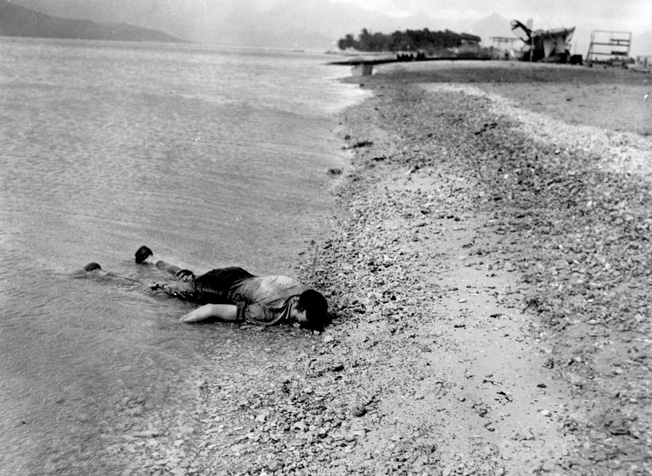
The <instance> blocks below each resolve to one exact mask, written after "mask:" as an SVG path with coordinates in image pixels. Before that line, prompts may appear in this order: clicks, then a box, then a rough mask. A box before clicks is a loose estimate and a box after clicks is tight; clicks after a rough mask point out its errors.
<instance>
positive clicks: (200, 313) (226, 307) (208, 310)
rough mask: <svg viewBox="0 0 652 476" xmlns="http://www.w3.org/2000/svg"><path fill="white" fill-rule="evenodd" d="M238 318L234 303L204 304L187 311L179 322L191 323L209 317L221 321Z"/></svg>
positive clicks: (236, 307)
mask: <svg viewBox="0 0 652 476" xmlns="http://www.w3.org/2000/svg"><path fill="white" fill-rule="evenodd" d="M237 318H238V306H236V305H235V304H205V305H204V306H201V307H198V308H197V309H195V310H194V311H191V312H189V313H188V314H186V315H184V316H182V317H181V319H179V320H180V321H181V322H186V323H188V324H192V323H195V322H203V321H207V320H209V319H219V320H221V321H235V320H236V319H237Z"/></svg>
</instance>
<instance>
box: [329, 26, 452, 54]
mask: <svg viewBox="0 0 652 476" xmlns="http://www.w3.org/2000/svg"><path fill="white" fill-rule="evenodd" d="M461 44H462V36H461V35H460V34H458V33H455V32H453V31H450V30H445V31H430V30H428V29H427V28H424V29H423V30H406V31H395V32H394V33H391V34H389V35H387V34H384V33H371V32H370V31H369V30H367V29H366V28H363V29H362V32H360V34H359V35H358V38H357V39H356V38H354V37H353V35H351V34H348V35H345V37H344V38H341V39H340V40H338V42H337V46H338V47H339V48H340V49H341V50H346V49H347V48H355V49H356V50H359V51H392V52H396V51H425V52H428V53H430V54H432V53H436V52H439V51H442V50H445V49H448V48H455V47H459V46H460V45H461Z"/></svg>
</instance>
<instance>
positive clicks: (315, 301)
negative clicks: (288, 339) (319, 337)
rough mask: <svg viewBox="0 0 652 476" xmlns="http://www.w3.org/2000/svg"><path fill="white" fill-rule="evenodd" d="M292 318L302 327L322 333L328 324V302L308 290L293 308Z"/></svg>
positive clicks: (318, 294)
mask: <svg viewBox="0 0 652 476" xmlns="http://www.w3.org/2000/svg"><path fill="white" fill-rule="evenodd" d="M293 317H294V318H295V319H296V320H297V322H299V324H301V325H302V326H304V327H308V328H310V329H314V330H318V331H322V330H324V328H325V327H326V326H327V325H328V324H329V322H330V318H329V316H328V302H327V301H326V298H325V297H324V296H322V295H321V293H319V292H317V291H315V290H314V289H308V290H307V291H304V292H302V293H301V294H300V295H299V299H297V301H296V303H295V305H294V306H293Z"/></svg>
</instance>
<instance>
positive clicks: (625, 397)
mask: <svg viewBox="0 0 652 476" xmlns="http://www.w3.org/2000/svg"><path fill="white" fill-rule="evenodd" d="M528 66H529V67H528ZM347 81H350V82H357V83H359V84H360V87H362V88H365V89H369V90H370V91H371V92H372V94H371V96H370V97H369V98H368V99H366V100H365V101H364V102H362V103H360V104H358V105H356V106H354V107H351V108H349V109H347V110H346V111H344V112H343V113H342V115H341V117H340V121H339V124H338V127H337V130H336V133H337V134H338V136H339V137H341V142H342V147H343V148H345V149H346V150H347V151H348V153H349V154H350V167H348V168H347V169H346V170H344V171H342V173H337V172H338V171H332V170H331V171H330V174H331V175H332V176H333V178H332V180H333V190H334V192H333V193H335V194H336V196H337V204H336V208H335V210H333V229H332V232H331V233H330V234H329V235H328V236H324V237H323V239H322V240H315V242H314V243H313V244H312V246H311V247H309V249H307V250H306V251H305V253H304V254H303V261H302V263H301V264H300V266H299V267H298V268H297V275H298V276H299V277H301V278H302V279H303V280H305V281H307V282H309V283H310V284H312V285H314V286H315V287H316V288H317V289H320V290H322V291H323V292H324V294H325V295H326V296H327V298H328V299H329V301H330V303H331V313H332V315H333V317H334V321H333V324H332V325H331V326H330V327H329V328H328V329H327V330H326V332H324V333H314V334H311V333H308V332H307V331H305V330H302V329H298V328H292V327H280V328H275V329H265V330H260V329H256V328H252V327H249V326H242V327H241V328H240V329H239V330H238V332H242V333H247V334H248V337H249V339H251V338H254V339H261V340H263V341H265V342H269V348H268V349H269V352H267V349H266V352H267V355H265V356H257V357H256V358H262V359H265V361H266V362H267V364H266V365H267V366H266V372H265V373H264V374H262V375H261V374H259V375H241V376H236V375H232V376H231V377H230V378H229V379H226V380H225V378H221V379H220V380H219V381H217V380H215V379H212V378H211V376H210V375H209V376H207V377H206V379H204V380H202V381H199V382H196V383H195V385H196V401H195V402H189V403H192V404H189V411H188V415H187V419H186V420H184V421H183V422H177V424H176V426H173V427H171V426H168V427H167V428H168V429H165V430H164V429H162V428H161V425H159V424H158V423H157V422H151V424H150V430H148V431H146V432H143V431H142V430H141V431H139V432H138V434H135V433H134V434H133V435H131V439H128V441H127V442H126V443H125V445H124V446H121V447H116V448H114V452H115V454H116V455H120V454H129V455H130V457H132V458H133V461H134V464H133V472H132V474H161V475H163V474H217V475H220V474H221V475H246V474H247V475H291V474H296V475H350V474H360V475H377V474H404V475H436V476H444V475H445V476H450V475H487V476H489V475H528V474H550V475H639V474H640V475H643V474H650V473H652V452H651V451H650V448H652V411H651V410H650V409H651V408H652V406H651V405H650V403H651V402H650V398H651V397H650V395H652V392H651V390H652V389H651V383H652V378H651V377H652V369H651V367H650V365H651V363H652V335H651V331H652V327H651V324H652V321H651V320H650V317H651V309H650V301H649V296H650V295H651V294H652V271H651V270H652V244H651V240H650V236H651V227H652V211H651V210H652V187H651V182H650V180H651V178H652V176H651V172H652V167H651V165H650V164H652V130H650V124H652V100H648V99H647V98H648V96H646V94H649V93H650V92H652V75H650V74H649V73H645V72H633V71H626V70H617V71H615V70H593V69H590V68H585V67H579V66H577V67H570V66H555V65H542V66H538V65H525V66H523V65H514V64H509V63H499V64H495V63H491V64H483V65H464V66H458V65H452V64H446V65H444V64H436V65H434V64H430V65H416V64H415V65H414V66H411V65H401V67H400V68H398V67H394V68H393V67H391V66H388V67H387V68H384V69H383V68H379V69H378V70H377V74H375V75H373V76H368V77H358V78H349V79H347ZM528 91H529V92H530V93H528ZM604 111H609V114H607V115H606V116H609V117H605V114H604ZM618 114H620V116H618V117H616V118H614V116H617V115H618ZM324 173H329V172H328V171H325V172H324ZM276 339H294V340H296V352H295V353H293V355H277V354H275V352H274V342H275V340H276ZM211 353H212V355H213V356H214V357H213V358H214V359H215V362H216V365H218V364H219V363H222V362H225V361H226V362H228V355H223V352H222V350H221V349H218V348H216V349H211Z"/></svg>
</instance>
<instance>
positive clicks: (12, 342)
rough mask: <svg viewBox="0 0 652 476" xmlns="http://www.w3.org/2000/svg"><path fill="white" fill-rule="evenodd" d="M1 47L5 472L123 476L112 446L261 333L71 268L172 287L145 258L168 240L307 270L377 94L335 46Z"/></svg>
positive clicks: (212, 260) (230, 260) (194, 256)
mask: <svg viewBox="0 0 652 476" xmlns="http://www.w3.org/2000/svg"><path fill="white" fill-rule="evenodd" d="M0 57H2V58H3V61H2V62H1V63H0V165H1V166H2V172H1V175H0V185H1V187H0V249H1V250H2V252H1V254H0V260H1V263H0V282H1V283H2V286H1V288H0V290H1V293H0V300H1V301H0V302H1V303H2V304H1V305H2V309H3V311H4V312H3V319H2V321H0V352H1V356H2V359H0V381H1V382H2V386H0V402H1V405H0V447H1V448H3V449H4V450H3V451H2V452H0V468H2V471H1V472H2V474H48V473H60V472H65V473H78V474H89V472H90V473H92V472H97V471H108V470H109V469H110V470H111V471H113V470H117V469H116V468H115V467H114V466H115V465H117V466H118V467H120V466H121V464H122V463H121V462H120V461H116V459H115V458H111V457H110V455H107V454H106V452H105V449H106V447H107V442H109V441H112V439H115V438H117V436H118V435H119V434H120V431H121V429H124V428H127V427H129V426H130V425H133V421H134V415H135V414H136V415H137V416H139V415H142V414H146V413H147V412H148V411H151V410H152V409H154V408H156V409H161V408H170V409H171V410H170V411H171V412H172V413H171V414H174V411H175V410H174V408H176V407H177V406H179V404H180V402H182V401H183V398H184V392H190V391H191V390H192V388H193V382H195V381H196V380H197V379H199V378H201V377H202V375H203V374H204V373H205V372H207V371H209V369H207V368H206V367H205V365H206V364H204V359H203V356H204V353H205V352H206V349H207V348H209V347H210V345H214V344H218V345H230V344H229V343H228V342H236V343H237V345H239V346H240V345H242V344H243V342H242V339H243V338H246V337H243V335H244V336H246V333H245V334H242V333H237V334H235V332H236V331H235V330H234V328H232V327H230V326H228V325H219V324H217V325H214V326H200V327H195V326H187V325H181V324H179V323H178V322H177V320H176V319H177V318H178V317H179V316H180V315H182V314H183V313H185V312H187V311H188V310H190V309H191V308H192V307H191V305H189V304H186V303H181V302H177V301H174V300H165V299H164V300H159V299H155V298H153V297H149V296H144V295H141V294H139V293H137V292H134V290H133V289H129V288H123V287H120V286H112V285H106V284H102V283H98V282H95V281H91V280H83V279H72V278H71V273H73V272H74V271H75V270H77V269H79V268H81V267H82V266H83V265H84V264H86V263H87V262H89V261H97V262H99V263H100V264H101V265H102V266H103V268H105V269H108V270H110V271H113V272H116V273H119V274H122V275H126V276H130V277H133V278H138V279H143V280H145V281H152V280H156V279H158V278H160V275H157V272H156V271H155V270H151V269H147V268H143V267H139V266H136V265H135V264H134V263H133V253H134V251H135V250H136V248H137V247H138V246H140V245H141V244H148V245H149V246H150V247H152V248H153V249H154V250H155V251H156V252H157V254H159V255H162V256H163V257H165V258H166V260H168V261H171V262H175V263H177V264H179V265H181V266H184V267H187V268H190V269H193V270H195V271H197V272H202V271H206V270H208V269H210V268H213V267H218V266H227V265H241V266H243V267H245V268H247V269H249V270H250V271H251V272H253V273H256V274H266V273H287V274H291V273H292V269H293V267H294V266H295V265H296V264H297V262H298V253H299V252H301V251H304V250H305V249H306V248H307V247H308V245H307V244H308V243H309V242H310V241H311V240H313V239H314V240H317V241H319V239H320V236H321V235H322V234H323V233H324V232H325V231H326V230H328V224H329V222H328V216H329V215H328V214H329V206H330V200H331V197H330V195H329V193H328V192H329V186H330V185H329V183H330V182H329V179H328V177H327V174H326V170H327V169H328V168H330V167H342V166H344V158H343V157H342V156H341V155H339V154H338V149H339V147H340V144H339V143H338V142H337V141H336V139H335V137H334V135H333V134H332V129H333V128H334V126H335V119H334V114H335V112H336V111H337V110H338V109H339V108H341V107H344V106H346V105H349V104H352V103H353V102H355V101H356V100H359V98H360V94H361V93H360V92H359V91H358V90H357V89H356V88H354V87H352V86H346V85H342V84H340V83H339V82H338V81H337V80H336V78H337V77H341V76H345V75H346V74H348V72H347V71H346V70H344V69H341V68H334V67H332V66H326V65H325V63H326V61H327V60H328V58H327V57H325V56H323V55H311V54H295V53H289V52H270V51H255V50H242V51H237V52H233V51H225V50H220V49H218V48H210V47H199V46H186V45H182V46H175V45H172V46H170V45H155V44H144V45H143V44H126V43H103V42H83V41H54V40H52V41H51V40H27V39H13V38H2V39H0ZM255 342H257V341H256V340H252V345H259V344H256V343H255ZM245 344H246V343H245ZM234 345H235V344H234ZM288 345H290V343H288ZM252 351H253V352H255V349H253V350H252ZM232 365H234V366H235V368H232V369H231V370H230V371H236V372H237V371H239V367H238V366H240V367H241V369H242V370H243V371H245V370H246V369H247V366H248V365H252V364H251V362H250V361H249V362H248V361H247V360H246V359H242V360H241V361H235V362H234V363H233V364H232ZM210 371H214V369H210ZM125 464H126V462H125ZM118 469H119V468H118Z"/></svg>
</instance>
